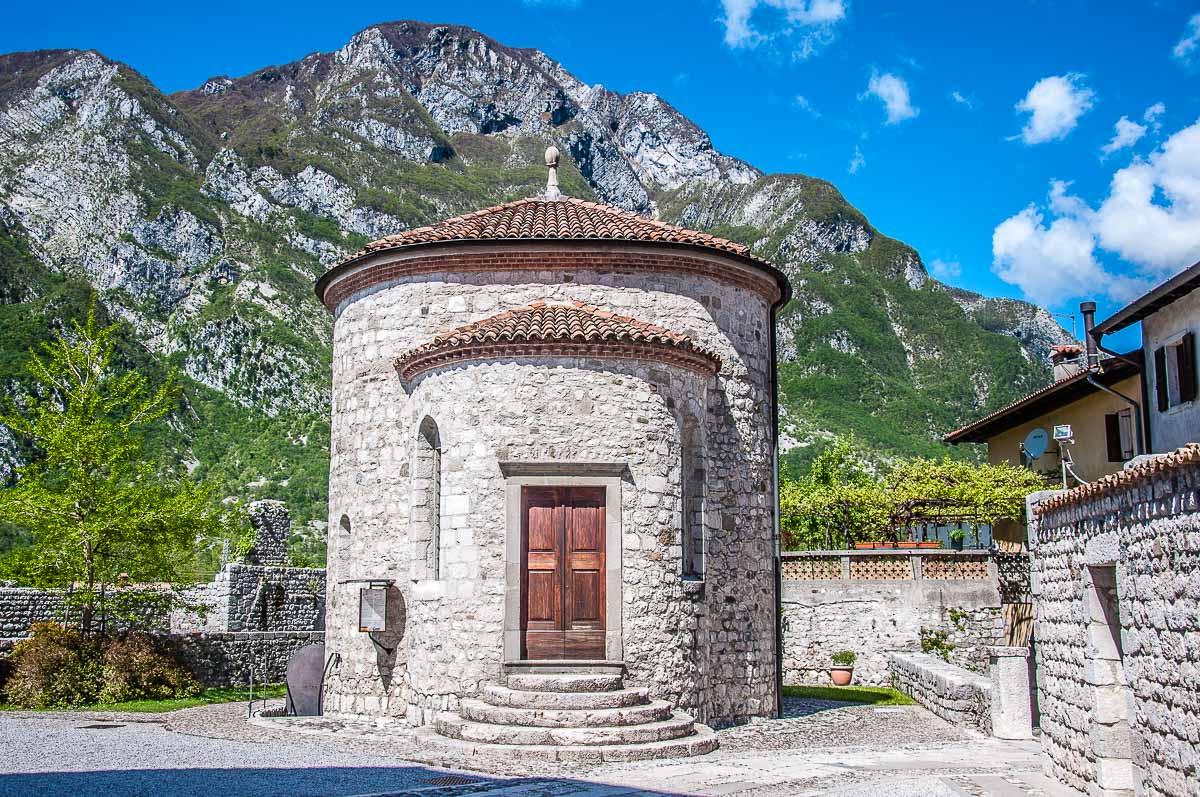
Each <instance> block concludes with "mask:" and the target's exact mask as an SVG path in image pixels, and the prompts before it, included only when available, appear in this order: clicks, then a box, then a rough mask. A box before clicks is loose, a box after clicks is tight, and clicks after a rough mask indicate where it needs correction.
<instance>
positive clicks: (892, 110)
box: [859, 72, 921, 125]
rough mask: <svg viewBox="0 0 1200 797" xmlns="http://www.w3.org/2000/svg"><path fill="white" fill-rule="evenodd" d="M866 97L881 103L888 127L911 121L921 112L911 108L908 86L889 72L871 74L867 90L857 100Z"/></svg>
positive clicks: (918, 109)
mask: <svg viewBox="0 0 1200 797" xmlns="http://www.w3.org/2000/svg"><path fill="white" fill-rule="evenodd" d="M867 97H878V98H879V99H880V100H882V101H883V107H884V108H885V109H886V110H887V124H889V125H894V124H899V123H900V122H903V121H904V120H905V119H912V118H913V117H914V116H916V115H917V114H919V113H920V112H921V109H920V108H915V107H913V104H912V99H911V98H910V97H909V94H908V84H907V83H905V82H904V79H903V78H899V77H896V76H895V75H893V74H891V73H890V72H884V73H883V74H882V75H881V74H879V73H878V72H872V73H871V80H870V81H869V82H868V83H867V90H866V92H865V93H864V94H860V95H859V99H860V100H861V99H866V98H867Z"/></svg>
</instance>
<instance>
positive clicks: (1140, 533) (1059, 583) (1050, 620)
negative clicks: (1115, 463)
mask: <svg viewBox="0 0 1200 797" xmlns="http://www.w3.org/2000/svg"><path fill="white" fill-rule="evenodd" d="M1039 498H1040V499H1041V500H1040V503H1035V502H1036V501H1037V499H1039ZM1030 502H1031V504H1033V506H1032V511H1031V512H1030V513H1029V516H1030V541H1031V543H1032V552H1033V563H1034V566H1033V577H1034V580H1033V586H1034V595H1035V604H1036V607H1037V619H1036V632H1035V633H1036V638H1037V641H1038V644H1037V646H1036V649H1035V650H1036V655H1037V671H1038V682H1039V709H1040V713H1041V728H1042V744H1043V747H1044V749H1045V751H1046V753H1047V755H1048V756H1049V758H1050V763H1051V768H1052V772H1053V774H1054V776H1055V777H1057V778H1058V779H1059V780H1062V781H1064V782H1066V783H1068V784H1070V785H1071V786H1072V787H1074V788H1076V789H1079V790H1080V791H1089V790H1090V791H1091V792H1092V793H1096V794H1116V793H1118V792H1119V793H1127V791H1128V790H1131V789H1137V790H1138V794H1142V795H1147V797H1168V796H1169V797H1181V796H1182V795H1196V794H1200V774H1198V772H1200V724H1198V721H1197V717H1200V690H1197V684H1198V683H1200V665H1198V664H1197V662H1198V661H1200V446H1195V445H1192V446H1188V447H1186V448H1184V449H1181V450H1180V451H1178V452H1175V453H1174V454H1169V455H1160V456H1156V457H1149V458H1147V459H1146V460H1144V461H1141V462H1139V463H1138V464H1137V465H1134V466H1133V467H1131V468H1129V469H1127V470H1124V471H1122V472H1120V473H1118V474H1114V475H1113V476H1109V477H1106V478H1105V479H1102V480H1100V481H1098V482H1095V483H1093V484H1091V485H1088V486H1086V487H1081V488H1078V489H1076V490H1072V491H1069V492H1066V493H1058V494H1052V495H1050V496H1049V497H1047V496H1045V495H1042V496H1032V497H1031V501H1030ZM1122 790H1126V791H1122Z"/></svg>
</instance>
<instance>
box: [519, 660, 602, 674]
mask: <svg viewBox="0 0 1200 797" xmlns="http://www.w3.org/2000/svg"><path fill="white" fill-rule="evenodd" d="M503 669H504V674H505V675H506V676H508V675H537V674H547V675H553V674H561V673H576V674H588V673H590V674H592V675H622V674H623V673H624V672H625V662H623V661H593V660H591V659H543V660H536V659H527V660H523V661H506V662H504V664H503Z"/></svg>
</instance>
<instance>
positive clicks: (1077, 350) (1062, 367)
mask: <svg viewBox="0 0 1200 797" xmlns="http://www.w3.org/2000/svg"><path fill="white" fill-rule="evenodd" d="M1082 363H1083V347H1082V346H1080V345H1078V344H1072V343H1063V344H1060V345H1058V346H1051V347H1050V365H1051V366H1052V367H1053V368H1054V381H1055V382H1057V381H1059V380H1060V379H1066V378H1067V377H1068V376H1075V374H1078V373H1080V372H1082V371H1083V364H1082Z"/></svg>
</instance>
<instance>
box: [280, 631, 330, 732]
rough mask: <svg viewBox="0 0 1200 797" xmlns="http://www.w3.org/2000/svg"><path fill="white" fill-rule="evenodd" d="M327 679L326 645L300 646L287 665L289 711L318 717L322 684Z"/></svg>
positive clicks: (293, 715) (301, 715) (289, 713)
mask: <svg viewBox="0 0 1200 797" xmlns="http://www.w3.org/2000/svg"><path fill="white" fill-rule="evenodd" d="M324 680H325V646H324V645H308V646H307V647H303V648H300V650H298V651H296V653H295V654H294V655H293V656H292V658H291V660H289V661H288V666H287V713H288V716H291V717H316V716H319V715H320V713H321V684H322V682H323V681H324Z"/></svg>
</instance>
